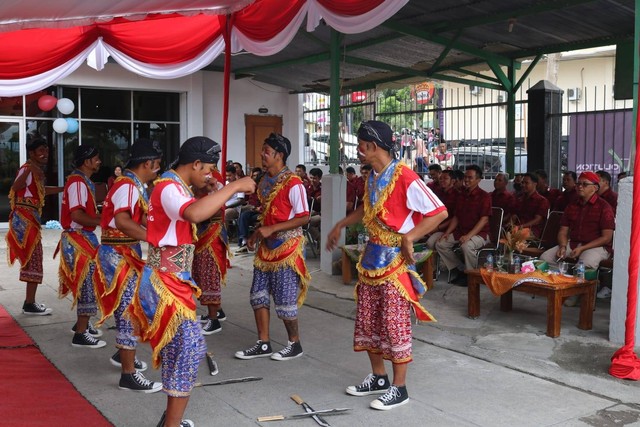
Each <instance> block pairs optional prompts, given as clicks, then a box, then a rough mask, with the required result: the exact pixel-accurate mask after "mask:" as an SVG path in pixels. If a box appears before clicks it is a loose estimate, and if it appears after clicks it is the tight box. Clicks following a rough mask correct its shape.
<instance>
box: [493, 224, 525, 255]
mask: <svg viewBox="0 0 640 427" xmlns="http://www.w3.org/2000/svg"><path fill="white" fill-rule="evenodd" d="M532 239H533V235H532V234H531V230H530V229H529V228H528V227H520V226H519V225H514V226H512V227H511V229H510V230H509V231H507V232H505V233H504V237H503V238H502V239H500V243H502V244H503V245H504V251H505V253H513V252H514V251H515V252H522V251H523V250H524V249H525V248H526V247H527V246H528V245H529V240H532Z"/></svg>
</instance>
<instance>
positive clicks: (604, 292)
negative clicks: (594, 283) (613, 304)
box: [596, 286, 611, 299]
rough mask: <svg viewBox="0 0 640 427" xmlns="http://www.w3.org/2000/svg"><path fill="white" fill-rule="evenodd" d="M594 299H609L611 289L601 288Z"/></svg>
mask: <svg viewBox="0 0 640 427" xmlns="http://www.w3.org/2000/svg"><path fill="white" fill-rule="evenodd" d="M596 298H598V299H610V298H611V288H608V287H606V286H603V287H602V289H600V290H599V291H598V293H597V294H596Z"/></svg>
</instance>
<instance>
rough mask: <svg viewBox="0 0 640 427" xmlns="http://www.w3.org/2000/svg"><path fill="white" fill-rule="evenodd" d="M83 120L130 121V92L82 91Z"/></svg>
mask: <svg viewBox="0 0 640 427" xmlns="http://www.w3.org/2000/svg"><path fill="white" fill-rule="evenodd" d="M80 99H81V105H82V108H81V109H82V118H83V119H110V120H131V92H129V91H125V90H106V89H82V91H81V92H80Z"/></svg>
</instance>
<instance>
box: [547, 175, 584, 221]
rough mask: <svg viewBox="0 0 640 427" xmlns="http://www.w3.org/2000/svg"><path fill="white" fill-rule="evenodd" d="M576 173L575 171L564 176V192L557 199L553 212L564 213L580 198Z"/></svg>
mask: <svg viewBox="0 0 640 427" xmlns="http://www.w3.org/2000/svg"><path fill="white" fill-rule="evenodd" d="M576 177H577V175H576V173H575V172H573V171H567V172H565V173H564V174H563V175H562V187H563V188H564V191H563V192H562V194H561V195H560V197H558V198H557V199H556V202H555V203H554V204H553V206H552V209H551V210H552V211H564V210H565V208H566V207H567V206H569V204H571V203H573V202H575V201H576V200H577V199H578V198H579V197H580V196H578V190H576Z"/></svg>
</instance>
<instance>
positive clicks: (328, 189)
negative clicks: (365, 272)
mask: <svg viewBox="0 0 640 427" xmlns="http://www.w3.org/2000/svg"><path fill="white" fill-rule="evenodd" d="M346 211H347V177H346V176H344V175H339V174H327V175H323V176H322V212H321V213H320V214H321V216H322V222H321V225H320V235H321V237H320V269H321V270H322V271H323V272H325V273H327V274H331V272H332V264H333V262H334V261H336V260H337V259H339V258H341V256H342V251H341V250H340V249H336V250H334V251H333V252H331V253H330V252H327V251H326V250H325V249H324V248H325V246H326V244H327V234H329V231H331V229H332V228H333V226H334V225H336V224H337V222H338V221H340V220H341V219H342V218H344V217H345V214H346ZM344 235H345V234H344V230H342V234H341V236H340V240H339V242H338V246H341V245H344Z"/></svg>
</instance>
